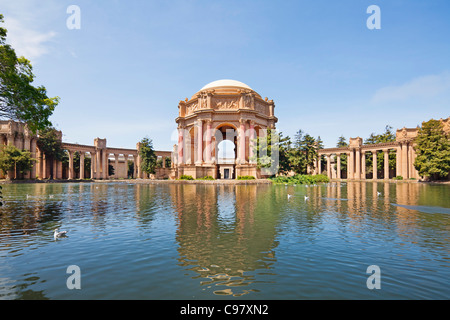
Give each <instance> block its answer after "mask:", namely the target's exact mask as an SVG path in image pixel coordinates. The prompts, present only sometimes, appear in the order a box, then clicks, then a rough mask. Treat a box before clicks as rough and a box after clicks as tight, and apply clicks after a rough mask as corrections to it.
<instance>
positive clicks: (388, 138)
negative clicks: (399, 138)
mask: <svg viewBox="0 0 450 320" xmlns="http://www.w3.org/2000/svg"><path fill="white" fill-rule="evenodd" d="M393 141H395V132H394V131H393V129H392V127H391V126H389V125H386V127H385V129H384V132H383V133H381V134H376V133H371V134H370V136H369V138H367V139H366V140H364V144H366V145H367V144H377V143H386V142H393ZM395 167H396V155H395V152H391V153H389V169H395ZM377 171H378V172H383V171H384V156H383V151H378V152H377ZM366 172H367V173H373V155H371V154H369V153H368V152H366Z"/></svg>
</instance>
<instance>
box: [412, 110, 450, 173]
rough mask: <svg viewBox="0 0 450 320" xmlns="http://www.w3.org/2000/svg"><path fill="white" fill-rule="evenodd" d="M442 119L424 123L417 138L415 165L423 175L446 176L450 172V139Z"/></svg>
mask: <svg viewBox="0 0 450 320" xmlns="http://www.w3.org/2000/svg"><path fill="white" fill-rule="evenodd" d="M449 138H450V137H449V136H448V134H446V133H445V132H444V127H443V124H442V122H441V121H439V120H434V119H431V120H429V121H427V122H423V123H422V127H421V128H420V129H419V132H418V135H417V138H416V146H415V148H414V149H415V150H416V154H417V157H416V160H415V161H414V167H415V168H416V170H417V171H419V174H420V175H421V176H423V177H427V178H431V179H432V180H436V179H441V178H445V177H447V176H448V175H449V172H450V140H449Z"/></svg>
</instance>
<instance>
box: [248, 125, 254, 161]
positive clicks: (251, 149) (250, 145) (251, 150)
mask: <svg viewBox="0 0 450 320" xmlns="http://www.w3.org/2000/svg"><path fill="white" fill-rule="evenodd" d="M249 123H250V132H249V137H248V139H249V140H248V148H249V150H248V160H249V162H250V163H253V164H254V163H256V159H252V158H253V157H254V155H255V154H254V151H255V150H254V149H255V141H254V140H255V133H256V132H255V121H253V120H250V122H249Z"/></svg>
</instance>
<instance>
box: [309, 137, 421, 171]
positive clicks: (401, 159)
mask: <svg viewBox="0 0 450 320" xmlns="http://www.w3.org/2000/svg"><path fill="white" fill-rule="evenodd" d="M392 151H394V152H395V154H396V169H395V174H394V175H393V177H396V176H401V177H403V179H411V178H413V179H419V174H418V172H417V170H416V169H415V168H414V160H415V158H416V153H415V151H414V147H413V141H412V140H403V141H396V142H390V143H380V144H373V145H360V146H357V147H354V146H352V145H351V144H350V147H345V148H330V149H320V150H318V154H319V157H318V159H317V160H316V163H315V168H314V174H321V173H322V163H321V156H325V158H326V170H325V171H326V175H327V176H328V177H329V178H332V179H342V176H341V172H342V170H341V155H342V154H346V155H347V175H346V178H347V179H354V180H365V179H366V176H367V170H366V169H367V168H366V153H371V154H372V166H373V168H372V170H371V171H372V179H373V180H377V179H379V178H380V177H379V172H378V168H377V157H378V156H379V154H378V153H379V152H382V154H383V155H382V156H383V158H384V161H383V163H384V164H383V171H382V172H383V179H389V178H390V168H389V154H390V152H392ZM332 164H336V170H335V171H334V170H333V168H332Z"/></svg>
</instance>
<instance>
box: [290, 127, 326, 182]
mask: <svg viewBox="0 0 450 320" xmlns="http://www.w3.org/2000/svg"><path fill="white" fill-rule="evenodd" d="M319 144H322V147H323V143H322V142H321V140H320V137H319V138H318V140H316V139H314V137H312V136H311V135H309V134H308V133H306V134H305V133H304V132H303V131H302V130H299V131H297V133H296V134H295V140H294V147H293V148H292V150H291V151H290V163H291V167H292V170H294V172H295V173H298V174H306V173H307V172H308V168H310V169H313V168H314V164H315V161H316V159H317V157H318V153H317V150H318V145H319Z"/></svg>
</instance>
